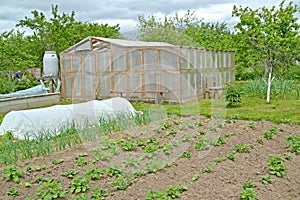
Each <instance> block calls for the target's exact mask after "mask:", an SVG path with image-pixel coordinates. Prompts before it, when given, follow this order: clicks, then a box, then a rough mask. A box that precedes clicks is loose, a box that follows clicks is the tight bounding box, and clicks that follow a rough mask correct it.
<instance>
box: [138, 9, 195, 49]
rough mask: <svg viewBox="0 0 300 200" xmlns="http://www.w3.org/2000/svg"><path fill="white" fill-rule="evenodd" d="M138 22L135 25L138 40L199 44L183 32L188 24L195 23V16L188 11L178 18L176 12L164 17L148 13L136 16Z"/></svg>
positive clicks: (187, 44)
mask: <svg viewBox="0 0 300 200" xmlns="http://www.w3.org/2000/svg"><path fill="white" fill-rule="evenodd" d="M138 21H139V24H138V26H137V28H138V30H139V32H140V40H143V41H148V42H151V41H155V42H167V43H170V44H174V45H184V46H199V44H198V43H197V42H196V41H194V40H193V38H191V37H189V36H188V35H186V34H185V33H184V30H185V29H186V28H187V26H188V25H189V24H193V23H196V21H197V18H196V17H195V16H194V14H193V13H191V12H190V11H188V12H187V14H186V15H185V16H184V17H183V18H180V17H179V16H178V13H175V16H167V15H166V16H165V17H164V19H160V18H157V17H155V16H154V15H149V16H148V18H145V17H144V16H143V15H139V16H138Z"/></svg>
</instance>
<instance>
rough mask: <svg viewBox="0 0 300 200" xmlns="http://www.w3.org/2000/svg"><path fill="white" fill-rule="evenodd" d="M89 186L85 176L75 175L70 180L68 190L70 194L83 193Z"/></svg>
mask: <svg viewBox="0 0 300 200" xmlns="http://www.w3.org/2000/svg"><path fill="white" fill-rule="evenodd" d="M89 188H90V186H89V181H88V179H87V178H86V177H84V176H76V177H75V178H74V179H73V180H72V181H71V189H70V192H71V193H72V194H73V193H85V192H86V191H87V190H88V189H89Z"/></svg>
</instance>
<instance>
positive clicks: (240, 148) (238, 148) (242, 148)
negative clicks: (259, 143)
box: [233, 144, 253, 153]
mask: <svg viewBox="0 0 300 200" xmlns="http://www.w3.org/2000/svg"><path fill="white" fill-rule="evenodd" d="M250 149H253V145H252V144H236V145H234V147H233V152H234V153H236V152H237V153H249V152H250Z"/></svg>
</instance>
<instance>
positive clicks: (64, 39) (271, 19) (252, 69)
mask: <svg viewBox="0 0 300 200" xmlns="http://www.w3.org/2000/svg"><path fill="white" fill-rule="evenodd" d="M299 11H300V9H299V6H298V5H297V4H294V3H293V2H290V3H288V4H286V2H285V1H284V0H283V1H282V2H281V3H280V5H278V6H273V7H272V8H270V9H268V8H266V7H262V8H259V9H251V8H249V7H245V8H243V7H236V6H235V7H234V8H233V11H232V16H233V17H237V18H239V22H238V23H237V24H235V26H234V30H230V28H229V27H228V25H227V24H226V23H225V22H216V23H211V22H209V23H207V22H204V20H203V19H198V18H197V17H196V16H195V14H194V12H192V11H188V12H187V13H186V15H185V16H183V17H180V16H179V15H178V14H175V16H165V17H164V18H163V19H159V18H156V17H155V16H154V15H150V16H143V15H140V16H138V25H137V29H138V31H139V39H140V40H144V41H161V42H168V43H171V44H175V45H183V46H193V47H201V48H209V49H221V50H224V49H231V50H235V52H236V54H235V62H236V79H237V80H248V79H254V78H256V77H264V76H265V77H266V80H267V79H268V76H269V75H270V74H271V76H270V77H271V78H270V79H269V81H271V80H272V79H273V77H277V76H281V77H284V78H293V79H297V80H300V69H299V68H300V67H299V65H297V64H296V62H297V61H299V60H300V56H299V55H300V52H299V49H300V45H299V44H300V39H299V38H300V37H299V30H300V25H299V23H298V19H297V17H296V14H297V13H299ZM16 26H17V27H26V28H29V29H31V31H32V34H31V35H25V33H23V32H19V31H15V30H11V31H8V32H4V33H2V34H1V35H0V68H1V71H5V70H7V71H16V70H18V69H26V68H32V67H42V59H43V54H44V52H45V51H46V50H53V51H56V52H57V53H58V54H59V53H60V52H61V51H63V50H65V49H67V48H68V47H70V46H72V45H74V44H75V43H77V42H79V41H80V40H82V39H83V38H85V37H87V36H99V37H107V38H124V36H122V34H121V33H120V27H119V25H116V26H109V25H108V24H97V23H87V22H81V21H77V20H76V19H75V12H74V11H73V12H72V13H70V14H67V13H62V14H60V13H59V12H58V6H57V5H53V6H52V15H51V17H50V18H49V19H47V18H46V16H45V14H44V13H40V12H38V11H36V10H34V11H32V18H30V17H25V19H22V20H20V21H19V23H18V24H16Z"/></svg>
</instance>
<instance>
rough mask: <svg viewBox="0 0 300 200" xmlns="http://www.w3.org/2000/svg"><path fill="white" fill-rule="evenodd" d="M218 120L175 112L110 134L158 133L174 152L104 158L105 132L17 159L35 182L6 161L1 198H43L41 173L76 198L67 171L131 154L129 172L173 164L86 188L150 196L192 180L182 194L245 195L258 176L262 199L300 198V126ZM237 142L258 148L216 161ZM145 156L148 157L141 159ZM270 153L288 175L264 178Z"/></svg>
mask: <svg viewBox="0 0 300 200" xmlns="http://www.w3.org/2000/svg"><path fill="white" fill-rule="evenodd" d="M166 121H167V122H172V123H171V124H172V125H171V126H170V127H167V128H166V129H164V130H162V129H158V127H161V125H162V124H163V123H164V122H166ZM174 122H175V123H174ZM199 122H200V123H199ZM215 124H217V122H214V120H208V119H206V118H203V117H185V118H178V117H174V118H170V119H167V120H161V121H157V122H153V123H151V124H149V125H147V126H140V127H134V128H132V129H130V130H127V131H125V132H118V133H114V134H111V135H110V136H109V138H110V139H113V140H115V141H117V140H118V141H120V139H126V138H127V139H128V137H130V138H131V139H130V140H132V141H134V140H141V139H148V138H149V137H154V138H157V139H158V140H159V145H160V146H161V147H163V146H164V144H175V145H173V148H171V150H170V152H165V151H164V148H161V150H158V151H156V152H155V153H154V154H152V155H151V156H152V157H151V156H149V154H145V153H144V152H143V150H142V148H141V147H137V148H135V149H134V150H133V151H125V150H121V151H120V152H119V154H118V155H115V156H114V155H110V160H104V159H103V160H102V161H101V159H99V157H97V155H95V154H94V153H92V152H93V151H91V150H97V149H99V148H102V149H104V148H103V140H102V139H101V138H100V139H99V140H95V141H93V142H87V143H84V144H82V145H81V146H80V147H76V148H69V149H66V150H63V151H61V152H55V153H53V154H52V155H49V156H44V157H38V158H34V159H31V160H26V161H20V162H18V163H15V165H17V166H19V170H22V171H23V172H25V176H24V177H22V178H20V182H21V183H24V182H29V183H30V184H31V186H30V187H25V186H22V184H18V183H14V182H13V181H6V180H5V178H4V174H3V172H2V171H3V169H4V168H5V167H6V166H2V167H1V168H0V169H1V174H0V176H1V177H3V178H2V179H1V181H0V188H1V191H0V199H25V198H26V197H30V198H29V199H38V197H37V195H36V192H37V189H38V187H40V186H41V185H42V184H44V183H45V182H39V183H34V182H35V180H36V179H37V178H38V177H44V178H49V179H52V180H55V181H60V182H61V183H62V189H64V190H67V191H68V193H67V197H66V199H71V198H72V197H73V198H74V199H75V197H76V195H77V197H78V195H79V194H76V193H74V194H71V193H70V188H71V181H72V179H70V178H67V177H64V176H61V174H62V173H64V172H66V171H69V170H70V169H75V170H76V171H77V172H78V173H77V174H76V175H75V176H77V175H84V171H85V170H86V169H88V168H89V167H91V166H94V167H97V168H100V169H103V170H106V169H107V168H108V166H112V165H115V164H118V165H119V166H120V165H122V164H124V163H125V162H124V161H126V160H128V158H136V159H139V163H138V164H136V165H135V166H133V167H127V168H126V169H124V170H125V171H126V173H127V174H130V172H134V171H136V170H140V171H141V170H144V171H145V169H146V167H145V166H146V165H145V163H147V162H148V161H150V160H151V159H155V158H156V159H158V160H165V161H167V162H169V164H170V165H169V166H166V167H163V168H162V169H160V170H158V171H156V170H155V171H152V172H150V171H148V172H147V173H146V174H145V175H143V176H139V177H136V178H135V179H134V180H133V181H132V183H131V184H129V186H128V188H127V189H126V190H117V189H114V188H113V186H112V184H111V183H110V182H111V181H114V180H116V177H114V176H113V177H110V176H108V175H102V177H101V179H100V180H93V181H90V182H89V186H90V188H89V189H88V190H87V192H86V193H92V192H93V191H95V188H96V187H98V188H100V187H101V188H103V189H105V190H107V191H108V192H110V195H109V196H107V197H104V199H124V200H125V199H126V200H127V199H144V197H145V195H146V193H147V192H148V191H150V190H167V189H168V188H169V187H170V186H175V185H187V186H188V190H187V191H184V192H183V193H182V194H181V197H180V198H181V199H195V200H198V199H226V200H227V199H240V192H241V191H242V190H243V183H244V182H245V181H248V180H253V181H254V182H255V184H256V186H255V188H254V190H255V192H256V194H257V195H258V198H259V199H265V200H268V199H300V159H299V156H300V155H299V154H298V155H297V154H295V153H292V152H290V149H289V148H287V147H286V142H285V138H286V137H288V136H290V135H291V134H300V126H298V125H289V124H273V123H270V122H267V121H257V122H252V121H243V120H232V121H230V122H229V121H227V123H225V124H223V125H220V124H219V126H218V128H217V129H216V128H215V127H214V125H215ZM199 125H200V126H199ZM272 127H277V130H278V131H277V132H276V134H275V135H274V137H273V139H266V138H264V136H263V133H264V132H267V131H269V130H270V128H272ZM201 130H206V132H205V131H202V132H201V133H200V131H201ZM204 132H205V133H204ZM203 134H204V135H203ZM183 135H184V136H186V137H188V136H189V138H190V140H189V141H188V140H186V141H183V138H184V136H183ZM220 136H222V137H223V138H224V140H225V143H224V144H220V145H219V146H214V145H211V146H210V147H209V149H206V150H202V151H198V150H196V149H195V144H196V143H197V142H198V141H199V140H200V139H201V138H202V137H207V138H215V139H216V138H219V137H220ZM258 138H261V139H262V141H263V144H261V143H259V142H258V141H257V139H258ZM101 141H102V143H101ZM100 143H101V145H100ZM236 144H251V145H252V146H253V148H251V149H250V152H249V153H235V154H234V155H235V160H234V161H232V160H228V159H227V160H224V161H221V162H220V163H216V162H213V160H215V159H216V158H221V157H226V155H228V154H229V153H231V152H232V151H233V147H234V146H235V145H236ZM119 146H120V145H119ZM186 151H189V152H190V153H191V157H190V158H183V157H180V155H181V154H182V153H183V152H186ZM84 153H86V154H87V155H86V156H85V155H82V156H83V157H81V158H82V160H83V161H87V165H84V166H78V165H77V164H76V157H77V160H78V156H79V155H80V154H84ZM286 154H290V156H291V158H290V159H289V160H287V159H285V155H286ZM143 156H144V158H143V159H141V157H143ZM147 156H148V157H147ZM153 156H154V157H153ZM270 156H279V157H280V158H282V159H283V160H284V163H285V165H286V167H287V172H286V174H285V175H283V177H277V176H275V175H272V177H273V178H274V181H273V182H272V183H269V184H263V183H262V182H261V178H262V176H265V175H267V174H268V171H269V166H268V163H267V162H266V161H267V159H268V158H269V157H270ZM97 158H98V159H97ZM59 159H63V161H64V162H62V163H60V164H53V160H59ZM77 163H78V162H77ZM36 166H40V167H41V168H42V169H41V170H36ZM207 166H210V167H211V168H212V171H211V172H210V173H201V174H200V175H199V178H198V179H197V180H192V179H193V176H194V175H195V174H197V173H199V172H200V170H202V169H204V168H205V167H207ZM29 167H31V168H32V171H31V172H28V171H29V170H28V168H29ZM12 188H16V189H17V190H18V191H19V196H15V197H13V196H10V195H8V194H7V192H8V191H9V190H10V189H12ZM77 199H80V198H79V197H78V198H77ZM82 199H84V198H82ZM99 199H100V197H99Z"/></svg>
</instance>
